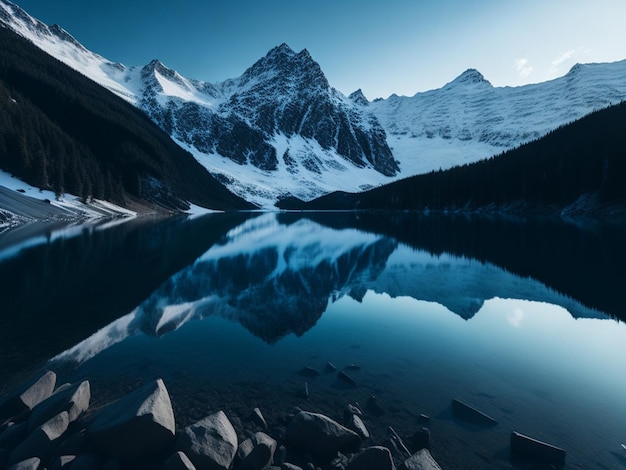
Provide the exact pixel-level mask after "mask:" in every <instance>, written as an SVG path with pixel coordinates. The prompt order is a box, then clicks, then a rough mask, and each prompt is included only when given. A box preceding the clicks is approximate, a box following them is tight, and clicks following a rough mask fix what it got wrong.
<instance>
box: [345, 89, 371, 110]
mask: <svg viewBox="0 0 626 470" xmlns="http://www.w3.org/2000/svg"><path fill="white" fill-rule="evenodd" d="M348 98H350V99H351V100H352V101H354V102H355V103H356V104H359V105H361V106H367V105H369V104H370V102H369V101H368V99H367V98H366V97H365V95H364V94H363V90H361V89H360V88H359V89H358V90H357V91H354V92H352V93H350V96H348Z"/></svg>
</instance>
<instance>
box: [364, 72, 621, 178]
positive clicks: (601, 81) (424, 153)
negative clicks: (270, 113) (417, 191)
mask: <svg viewBox="0 0 626 470" xmlns="http://www.w3.org/2000/svg"><path fill="white" fill-rule="evenodd" d="M624 99H626V60H623V61H620V62H614V63H605V64H584V65H583V64H577V65H575V66H574V67H572V69H571V70H570V71H569V72H568V73H567V74H566V75H565V76H563V77H560V78H557V79H554V80H551V81H548V82H543V83H538V84H533V85H525V86H519V87H501V88H497V87H494V86H492V85H491V83H489V81H487V80H486V79H485V78H484V77H483V75H482V74H481V73H480V72H478V71H477V70H473V69H470V70H467V71H465V72H463V73H462V74H461V75H460V76H459V77H457V78H456V79H455V80H453V81H451V82H450V83H448V84H446V85H444V86H443V87H442V88H439V89H437V90H431V91H427V92H424V93H417V94H416V95H414V96H412V97H405V96H397V95H392V96H390V97H389V98H388V99H385V100H374V102H372V103H370V104H369V108H370V109H371V110H372V111H373V112H374V114H375V115H376V116H377V117H378V119H379V121H380V123H381V124H382V125H383V127H384V128H385V131H386V132H387V142H388V143H389V146H390V147H391V149H392V151H393V154H394V156H395V158H396V159H397V160H398V161H399V162H400V169H401V173H400V174H401V175H402V176H409V175H414V174H421V173H426V172H429V171H431V170H436V169H438V168H442V169H447V168H450V167H452V166H455V165H462V164H465V163H471V162H474V161H477V160H482V159H484V158H488V157H490V156H493V155H497V154H500V153H502V152H504V151H505V150H509V149H511V148H514V147H517V146H519V145H521V144H523V143H525V142H529V141H531V140H535V139H537V138H540V137H542V136H544V135H546V134H547V133H548V132H550V131H552V130H554V129H556V128H557V127H559V126H562V125H564V124H568V123H570V122H572V121H575V120H577V119H580V118H581V117H583V116H585V115H586V114H589V113H590V112H592V111H595V110H598V109H601V108H605V107H607V106H609V105H611V104H617V103H619V102H621V101H623V100H624Z"/></svg>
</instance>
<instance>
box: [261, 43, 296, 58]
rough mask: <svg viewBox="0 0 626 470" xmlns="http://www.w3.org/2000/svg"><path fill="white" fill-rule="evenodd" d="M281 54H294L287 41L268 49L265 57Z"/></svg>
mask: <svg viewBox="0 0 626 470" xmlns="http://www.w3.org/2000/svg"><path fill="white" fill-rule="evenodd" d="M282 55H288V56H293V55H295V51H294V50H293V49H292V48H291V47H289V46H288V45H287V43H284V42H283V43H282V44H281V45H279V46H276V47H273V48H272V49H270V50H269V52H268V53H267V54H266V55H265V57H273V56H282Z"/></svg>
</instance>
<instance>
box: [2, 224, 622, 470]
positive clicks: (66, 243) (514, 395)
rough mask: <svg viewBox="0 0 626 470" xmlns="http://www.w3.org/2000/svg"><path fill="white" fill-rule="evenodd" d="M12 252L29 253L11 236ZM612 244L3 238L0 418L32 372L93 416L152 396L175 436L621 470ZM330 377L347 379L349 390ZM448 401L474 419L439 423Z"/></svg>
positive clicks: (191, 233)
mask: <svg viewBox="0 0 626 470" xmlns="http://www.w3.org/2000/svg"><path fill="white" fill-rule="evenodd" d="M25 232H28V233H25ZM625 240H626V227H625V226H623V225H620V224H598V223H595V222H591V221H586V222H584V223H582V222H580V221H566V220H561V219H559V220H551V219H537V220H529V219H521V218H516V217H495V216H481V217H477V216H472V217H469V216H466V215H460V214H456V215H450V214H449V215H424V214H414V213H393V214H391V213H375V212H373V213H366V212H363V213H225V214H210V215H204V216H195V217H187V216H180V217H172V218H166V219H150V218H139V219H134V220H130V221H107V222H101V223H99V224H92V225H76V226H69V227H68V226H65V227H58V228H54V227H46V228H45V229H44V228H41V229H39V230H38V229H36V228H33V227H30V228H29V229H28V230H13V231H9V232H6V233H4V234H0V298H1V299H2V303H1V305H2V306H1V307H0V398H1V397H2V396H4V395H5V394H6V393H9V392H10V391H11V390H12V389H14V388H15V387H16V386H17V385H19V384H20V383H22V382H23V381H24V380H26V379H28V378H29V377H31V376H33V375H35V374H37V373H38V372H39V371H41V370H46V369H48V370H53V371H55V372H56V373H57V375H58V377H59V378H58V383H64V382H71V383H75V382H78V381H80V380H83V379H89V381H90V383H91V390H92V392H91V394H92V400H93V401H94V402H95V403H96V404H97V403H105V402H109V401H111V400H112V399H115V398H116V397H120V396H122V395H123V394H125V393H128V392H129V391H130V390H133V389H136V388H137V387H139V386H141V385H142V384H145V383H147V382H150V381H153V380H155V379H157V378H162V379H163V381H164V383H165V384H166V386H167V389H168V391H169V394H170V397H171V400H172V405H173V408H174V413H175V418H176V424H177V427H179V426H187V425H189V424H192V423H194V422H195V421H197V420H199V419H202V418H203V417H205V416H207V415H208V414H210V413H212V412H215V411H218V410H224V412H225V413H226V414H227V415H228V416H229V417H230V416H239V417H245V416H248V415H249V414H250V410H252V409H253V408H255V407H258V408H259V409H260V410H262V412H263V414H264V416H265V418H266V419H267V421H268V423H272V422H276V420H278V419H279V417H280V416H284V415H286V414H287V413H290V412H292V410H293V409H294V408H295V407H300V408H301V409H303V410H308V411H314V412H321V413H324V414H326V415H328V416H330V417H331V418H333V419H337V420H338V421H340V419H341V416H342V411H343V409H344V407H345V406H346V405H347V404H348V403H355V402H356V403H359V404H360V406H361V408H362V409H363V411H364V413H365V417H364V421H365V423H366V425H367V427H368V429H369V431H370V434H371V441H372V442H373V443H381V442H383V441H384V440H385V437H386V436H387V433H388V427H389V426H392V427H393V429H394V430H395V432H396V433H397V434H398V435H400V436H401V437H403V438H404V439H406V441H407V442H410V440H411V436H413V434H414V433H415V432H416V431H417V430H419V429H421V428H423V427H426V428H428V429H429V431H430V436H431V442H430V450H431V453H432V455H433V457H434V458H435V459H436V460H437V461H438V462H439V464H440V465H441V466H442V468H444V469H454V468H459V469H472V468H476V469H480V468H517V467H519V468H528V467H527V466H526V464H525V463H519V462H517V461H516V459H514V458H512V456H511V452H510V436H511V433H512V432H519V433H522V434H525V435H528V436H532V437H533V438H535V439H538V440H541V441H544V442H547V443H550V444H552V445H554V446H558V447H560V448H562V449H564V450H565V451H566V452H567V455H566V459H565V464H564V466H563V468H572V469H579V468H585V469H617V468H626V450H624V449H623V448H622V446H621V444H622V443H626V325H625V324H624V323H623V320H624V319H626V294H625V293H626V243H625ZM346 377H347V379H346ZM453 400H459V401H461V402H463V403H466V404H468V405H470V406H471V407H473V408H475V409H476V410H480V411H481V412H482V413H485V414H486V415H488V416H490V417H492V418H493V419H494V420H495V421H497V424H494V425H489V426H484V425H481V424H477V423H475V422H470V421H468V420H466V419H462V417H459V416H458V414H457V413H455V410H454V407H453Z"/></svg>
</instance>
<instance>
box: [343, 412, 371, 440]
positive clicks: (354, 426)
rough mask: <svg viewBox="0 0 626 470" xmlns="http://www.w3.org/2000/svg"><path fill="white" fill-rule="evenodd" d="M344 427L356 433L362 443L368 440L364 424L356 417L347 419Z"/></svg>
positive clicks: (368, 435) (368, 436)
mask: <svg viewBox="0 0 626 470" xmlns="http://www.w3.org/2000/svg"><path fill="white" fill-rule="evenodd" d="M346 427H347V428H348V429H351V430H352V431H354V432H355V433H357V434H358V435H359V437H360V438H361V440H362V441H366V440H367V439H369V438H370V433H369V431H368V430H367V427H366V426H365V423H364V422H363V420H362V419H361V418H360V417H359V416H357V415H352V416H350V418H348V421H346Z"/></svg>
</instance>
